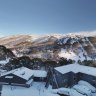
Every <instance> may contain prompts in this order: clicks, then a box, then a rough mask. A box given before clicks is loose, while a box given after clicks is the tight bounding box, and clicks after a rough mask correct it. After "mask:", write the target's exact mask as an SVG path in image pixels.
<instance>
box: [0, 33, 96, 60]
mask: <svg viewBox="0 0 96 96" xmlns="http://www.w3.org/2000/svg"><path fill="white" fill-rule="evenodd" d="M0 45H4V46H6V47H7V48H9V49H11V50H12V51H13V53H14V54H15V55H16V56H22V55H27V56H29V57H30V58H33V57H34V56H35V57H38V56H39V58H46V59H52V60H56V59H58V58H60V57H64V58H67V59H74V60H85V59H96V32H92V33H70V34H63V35H62V34H53V35H52V34H51V35H44V36H38V35H16V36H8V37H2V38H0ZM38 54H39V55H38Z"/></svg>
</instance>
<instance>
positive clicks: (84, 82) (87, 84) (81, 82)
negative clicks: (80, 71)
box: [78, 80, 96, 92]
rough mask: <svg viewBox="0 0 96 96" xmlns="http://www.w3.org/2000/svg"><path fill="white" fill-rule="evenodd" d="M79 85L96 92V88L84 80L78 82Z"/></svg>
mask: <svg viewBox="0 0 96 96" xmlns="http://www.w3.org/2000/svg"><path fill="white" fill-rule="evenodd" d="M78 84H79V85H85V86H87V87H88V88H89V89H90V90H91V91H92V92H96V88H95V87H94V86H92V85H91V84H89V83H88V82H86V81H83V80H80V81H79V82H78Z"/></svg>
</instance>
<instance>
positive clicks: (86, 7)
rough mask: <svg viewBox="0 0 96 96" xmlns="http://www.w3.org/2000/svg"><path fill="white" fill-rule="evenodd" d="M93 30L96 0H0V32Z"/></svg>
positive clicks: (58, 32) (95, 22)
mask: <svg viewBox="0 0 96 96" xmlns="http://www.w3.org/2000/svg"><path fill="white" fill-rule="evenodd" d="M81 31H84V32H86V31H88V32H92V31H96V0H0V35H1V36H3V35H4V36H5V35H14V34H38V35H39V34H41V35H42V34H65V33H70V32H71V33H72V32H81Z"/></svg>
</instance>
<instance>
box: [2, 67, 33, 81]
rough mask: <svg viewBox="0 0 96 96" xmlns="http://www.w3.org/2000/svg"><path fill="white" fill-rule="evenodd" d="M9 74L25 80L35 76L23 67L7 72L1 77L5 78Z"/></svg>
mask: <svg viewBox="0 0 96 96" xmlns="http://www.w3.org/2000/svg"><path fill="white" fill-rule="evenodd" d="M8 74H13V75H16V76H18V77H21V78H23V79H25V80H28V79H29V78H30V77H31V76H32V75H33V71H32V70H31V69H28V68H26V67H21V68H17V69H14V70H11V71H8V72H5V73H3V74H1V76H5V75H8Z"/></svg>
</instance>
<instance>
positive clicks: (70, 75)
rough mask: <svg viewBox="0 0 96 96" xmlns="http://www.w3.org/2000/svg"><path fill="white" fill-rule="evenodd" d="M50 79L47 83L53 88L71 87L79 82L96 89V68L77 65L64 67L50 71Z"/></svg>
mask: <svg viewBox="0 0 96 96" xmlns="http://www.w3.org/2000/svg"><path fill="white" fill-rule="evenodd" d="M50 78H51V79H50V80H49V81H48V82H50V84H51V85H52V87H53V88H60V87H72V86H73V85H75V84H77V83H78V81H80V80H84V81H87V82H89V83H90V84H92V85H93V86H95V87H96V68H94V67H89V66H83V65H79V64H69V65H64V66H60V67H56V68H55V69H53V71H52V70H51V76H50ZM48 82H47V84H48Z"/></svg>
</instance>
